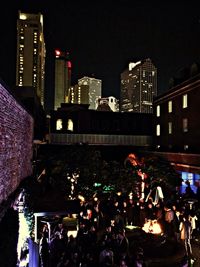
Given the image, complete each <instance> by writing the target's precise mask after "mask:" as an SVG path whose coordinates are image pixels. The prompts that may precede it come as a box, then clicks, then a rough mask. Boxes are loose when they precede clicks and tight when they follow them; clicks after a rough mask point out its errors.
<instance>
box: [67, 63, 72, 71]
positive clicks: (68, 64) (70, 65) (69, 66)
mask: <svg viewBox="0 0 200 267" xmlns="http://www.w3.org/2000/svg"><path fill="white" fill-rule="evenodd" d="M67 67H68V68H69V69H71V67H72V63H71V61H67Z"/></svg>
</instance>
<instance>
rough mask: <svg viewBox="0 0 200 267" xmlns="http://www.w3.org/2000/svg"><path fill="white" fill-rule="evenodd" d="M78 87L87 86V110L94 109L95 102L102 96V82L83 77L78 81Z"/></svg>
mask: <svg viewBox="0 0 200 267" xmlns="http://www.w3.org/2000/svg"><path fill="white" fill-rule="evenodd" d="M78 85H79V86H81V85H88V86H89V105H90V106H89V109H96V101H97V99H98V98H100V97H101V94H102V81H101V80H99V79H95V78H90V77H86V76H84V77H83V78H81V79H79V80H78Z"/></svg>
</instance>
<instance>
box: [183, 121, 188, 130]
mask: <svg viewBox="0 0 200 267" xmlns="http://www.w3.org/2000/svg"><path fill="white" fill-rule="evenodd" d="M183 132H184V133H185V132H188V119H187V118H184V119H183Z"/></svg>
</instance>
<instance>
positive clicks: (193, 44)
mask: <svg viewBox="0 0 200 267" xmlns="http://www.w3.org/2000/svg"><path fill="white" fill-rule="evenodd" d="M10 3H11V2H9V1H7V2H6V3H5V6H4V7H3V12H2V16H1V36H5V37H6V38H3V40H2V42H1V55H0V56H1V67H0V77H1V78H2V79H3V81H4V82H5V83H6V84H8V85H9V86H11V87H12V86H13V85H14V84H15V69H16V51H15V50H16V49H15V48H16V22H17V15H18V11H19V10H21V11H22V12H27V13H38V12H41V13H42V14H43V16H44V38H45V43H46V49H47V56H46V81H45V89H46V98H47V99H48V102H49V103H52V101H53V96H54V84H53V79H52V77H53V72H54V51H55V49H56V48H59V49H61V50H65V51H67V52H69V54H70V60H71V62H72V84H75V83H77V81H78V79H80V78H82V77H83V76H92V75H93V76H94V77H95V78H97V79H101V80H102V89H103V96H110V95H113V96H115V97H117V98H119V88H120V74H121V73H122V72H123V71H124V69H125V68H126V66H127V64H128V63H130V62H135V61H138V60H142V59H144V58H147V57H148V58H150V59H151V60H152V62H153V63H154V65H155V66H156V67H157V69H158V94H160V93H162V92H164V91H166V90H167V89H168V88H169V85H168V83H169V79H170V78H171V77H172V76H175V75H176V73H177V71H178V70H180V69H181V68H184V67H188V66H190V65H191V64H192V63H193V62H199V60H200V58H199V57H200V53H199V52H200V48H199V47H200V23H199V22H200V19H199V14H198V9H197V3H196V2H190V3H182V2H180V1H176V2H175V3H171V4H170V3H169V2H166V3H151V4H150V3H148V1H142V2H141V1H136V2H134V4H135V5H134V6H132V5H131V4H132V1H128V0H127V1H119V2H118V3H114V2H113V1H108V2H107V3H104V2H103V1H101V3H99V4H96V5H95V6H94V3H93V4H91V3H90V2H89V1H86V2H84V3H78V2H77V1H73V3H65V1H59V3H56V5H55V3H42V2H41V1H29V2H28V3H27V1H18V2H17V3H12V5H11V4H10ZM3 25H6V27H5V26H4V27H3Z"/></svg>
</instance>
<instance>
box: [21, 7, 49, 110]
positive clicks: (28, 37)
mask: <svg viewBox="0 0 200 267" xmlns="http://www.w3.org/2000/svg"><path fill="white" fill-rule="evenodd" d="M45 56H46V50H45V42H44V35H43V15H42V14H41V13H39V14H28V13H22V12H21V11H19V16H18V20H17V59H16V61H17V63H16V85H17V86H32V87H34V88H35V90H36V93H37V95H38V97H39V98H40V101H41V104H42V105H43V106H44V75H45Z"/></svg>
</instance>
